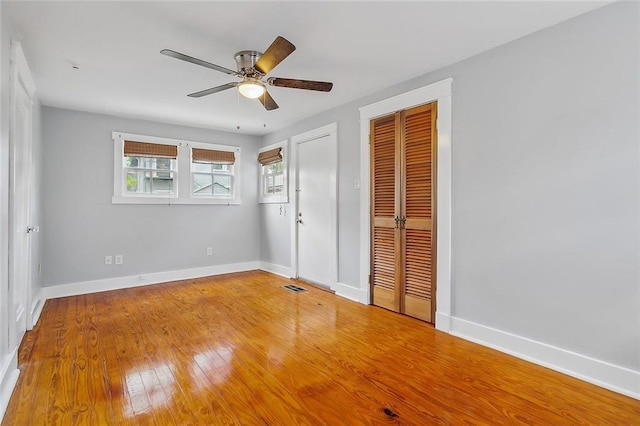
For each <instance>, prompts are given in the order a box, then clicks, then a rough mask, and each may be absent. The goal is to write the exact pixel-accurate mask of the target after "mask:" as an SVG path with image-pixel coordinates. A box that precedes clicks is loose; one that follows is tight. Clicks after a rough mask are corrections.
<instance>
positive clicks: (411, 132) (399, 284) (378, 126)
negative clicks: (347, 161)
mask: <svg viewBox="0 0 640 426" xmlns="http://www.w3.org/2000/svg"><path fill="white" fill-rule="evenodd" d="M436 111H437V109H436V104H435V103H433V104H428V105H423V106H420V107H416V108H412V109H409V110H406V111H401V112H398V113H395V114H392V115H389V116H386V117H381V118H378V119H376V120H372V121H371V129H370V131H371V141H370V143H371V225H372V226H371V284H372V293H373V297H372V299H373V304H374V305H377V306H381V307H383V308H387V309H390V310H393V311H396V312H400V313H404V314H406V315H410V316H413V317H416V318H420V319H422V320H425V321H429V322H432V321H433V311H434V307H435V305H434V303H433V295H434V290H435V251H434V250H433V248H434V246H435V245H434V241H435V235H434V230H435V226H434V224H435V215H434V211H435V210H434V207H435V191H434V188H435V164H436V162H435V147H436V141H435V137H436Z"/></svg>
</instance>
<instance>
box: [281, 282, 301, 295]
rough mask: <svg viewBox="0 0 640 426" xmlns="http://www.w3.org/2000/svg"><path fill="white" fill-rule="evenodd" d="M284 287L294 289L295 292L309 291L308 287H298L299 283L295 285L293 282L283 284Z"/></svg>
mask: <svg viewBox="0 0 640 426" xmlns="http://www.w3.org/2000/svg"><path fill="white" fill-rule="evenodd" d="M282 288H284V289H285V290H289V291H292V292H294V293H302V292H303V291H307V289H306V288H302V287H298V286H297V285H293V284H289V285H283V286H282Z"/></svg>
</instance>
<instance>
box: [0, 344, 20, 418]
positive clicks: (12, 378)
mask: <svg viewBox="0 0 640 426" xmlns="http://www.w3.org/2000/svg"><path fill="white" fill-rule="evenodd" d="M1 362H2V364H1V365H0V421H2V418H3V417H4V413H5V411H6V410H7V406H8V405H9V399H10V398H11V394H12V393H13V388H15V386H16V383H17V381H18V376H19V375H20V370H18V348H15V349H14V350H13V351H11V352H10V353H8V354H7V355H5V357H4V359H2V360H1Z"/></svg>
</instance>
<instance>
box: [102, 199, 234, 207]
mask: <svg viewBox="0 0 640 426" xmlns="http://www.w3.org/2000/svg"><path fill="white" fill-rule="evenodd" d="M111 203H112V204H156V205H164V206H166V205H176V204H181V205H182V204H209V205H224V206H230V205H240V204H241V200H239V199H234V200H230V199H221V198H169V197H165V198H159V197H112V198H111Z"/></svg>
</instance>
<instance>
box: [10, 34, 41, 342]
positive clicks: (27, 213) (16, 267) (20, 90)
mask: <svg viewBox="0 0 640 426" xmlns="http://www.w3.org/2000/svg"><path fill="white" fill-rule="evenodd" d="M34 93H35V86H34V84H33V80H32V78H31V74H30V72H29V68H28V66H27V62H26V59H25V57H24V53H23V52H22V48H21V47H20V44H19V43H17V42H12V44H11V109H10V116H11V125H10V131H9V150H10V158H9V161H10V162H9V229H10V232H9V300H10V301H11V304H10V306H11V307H10V312H9V317H10V321H9V342H10V346H11V347H14V346H18V345H19V344H20V341H21V340H22V337H23V336H24V333H25V332H26V330H27V328H31V327H32V326H33V324H32V323H31V321H32V319H31V308H30V299H31V294H30V292H31V281H30V280H31V276H30V275H31V270H32V267H31V266H32V265H31V244H30V235H29V234H30V233H31V232H32V231H33V230H35V229H36V227H34V226H32V225H31V223H30V218H31V192H30V190H31V184H32V170H31V163H32V157H31V144H32V140H31V138H32V135H31V128H32V125H31V124H32V107H33V96H34Z"/></svg>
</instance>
